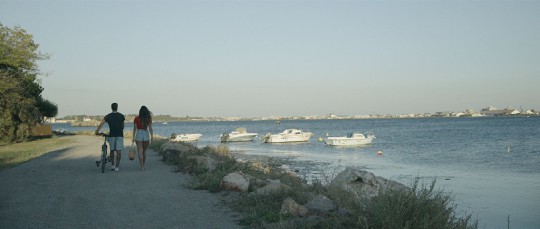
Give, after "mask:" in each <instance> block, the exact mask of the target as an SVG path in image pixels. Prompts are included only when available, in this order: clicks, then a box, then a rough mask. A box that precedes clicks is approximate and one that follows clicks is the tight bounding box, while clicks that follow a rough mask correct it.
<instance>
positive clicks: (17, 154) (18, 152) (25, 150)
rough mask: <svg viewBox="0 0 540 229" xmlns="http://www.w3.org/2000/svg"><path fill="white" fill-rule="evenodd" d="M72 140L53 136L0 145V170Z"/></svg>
mask: <svg viewBox="0 0 540 229" xmlns="http://www.w3.org/2000/svg"><path fill="white" fill-rule="evenodd" d="M73 142H74V140H73V139H72V138H69V137H56V136H53V137H51V138H43V139H36V140H33V141H27V142H21V143H14V144H3V145H0V170H3V169H6V168H10V167H13V166H16V165H19V164H21V163H23V162H26V161H29V160H32V159H34V158H36V157H39V156H41V155H43V154H45V153H47V152H50V151H52V150H56V149H59V148H61V147H62V146H65V145H67V144H69V143H73Z"/></svg>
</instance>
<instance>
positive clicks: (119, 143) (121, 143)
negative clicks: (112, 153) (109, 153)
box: [114, 137, 124, 172]
mask: <svg viewBox="0 0 540 229" xmlns="http://www.w3.org/2000/svg"><path fill="white" fill-rule="evenodd" d="M123 149H124V138H123V137H117V138H116V164H115V165H116V166H115V168H114V170H115V171H116V172H118V171H120V169H119V168H118V166H119V165H120V159H122V150H123Z"/></svg>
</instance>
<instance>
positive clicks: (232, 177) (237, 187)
mask: <svg viewBox="0 0 540 229" xmlns="http://www.w3.org/2000/svg"><path fill="white" fill-rule="evenodd" d="M220 187H221V189H222V190H228V191H233V192H247V191H248V188H249V180H248V179H246V178H245V177H244V174H243V173H242V172H234V173H229V174H227V176H225V177H223V180H222V181H221V183H220Z"/></svg>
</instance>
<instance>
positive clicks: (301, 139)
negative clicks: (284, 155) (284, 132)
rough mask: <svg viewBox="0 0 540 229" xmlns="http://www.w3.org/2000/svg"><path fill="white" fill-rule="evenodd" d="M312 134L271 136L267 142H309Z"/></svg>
mask: <svg viewBox="0 0 540 229" xmlns="http://www.w3.org/2000/svg"><path fill="white" fill-rule="evenodd" d="M310 137H311V136H305V137H301V136H292V137H291V136H270V137H269V138H268V139H267V140H265V141H264V142H265V143H288V142H307V141H309V138H310Z"/></svg>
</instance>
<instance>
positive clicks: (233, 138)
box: [219, 128, 257, 142]
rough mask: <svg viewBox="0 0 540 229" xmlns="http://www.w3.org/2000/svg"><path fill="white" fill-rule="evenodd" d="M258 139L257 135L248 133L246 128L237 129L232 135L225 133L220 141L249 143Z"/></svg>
mask: <svg viewBox="0 0 540 229" xmlns="http://www.w3.org/2000/svg"><path fill="white" fill-rule="evenodd" d="M255 137H257V133H248V132H247V131H246V128H237V129H236V130H235V131H232V132H230V133H223V134H222V135H221V136H220V137H219V139H220V140H221V142H249V141H253V139H255Z"/></svg>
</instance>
